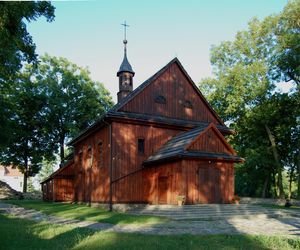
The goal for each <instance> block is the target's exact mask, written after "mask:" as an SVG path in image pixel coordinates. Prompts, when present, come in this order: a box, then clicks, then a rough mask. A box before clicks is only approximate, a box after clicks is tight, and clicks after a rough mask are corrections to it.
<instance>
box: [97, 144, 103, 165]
mask: <svg viewBox="0 0 300 250" xmlns="http://www.w3.org/2000/svg"><path fill="white" fill-rule="evenodd" d="M98 156H99V160H98V167H100V168H101V167H103V166H104V165H103V142H102V141H100V142H99V143H98Z"/></svg>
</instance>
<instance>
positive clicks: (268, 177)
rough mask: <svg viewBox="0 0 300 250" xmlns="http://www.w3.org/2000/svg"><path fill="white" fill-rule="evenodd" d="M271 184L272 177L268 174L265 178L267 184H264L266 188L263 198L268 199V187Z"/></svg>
mask: <svg viewBox="0 0 300 250" xmlns="http://www.w3.org/2000/svg"><path fill="white" fill-rule="evenodd" d="M269 182H270V175H269V174H267V176H266V178H265V182H264V187H263V191H262V194H261V198H266V196H267V190H268V186H269Z"/></svg>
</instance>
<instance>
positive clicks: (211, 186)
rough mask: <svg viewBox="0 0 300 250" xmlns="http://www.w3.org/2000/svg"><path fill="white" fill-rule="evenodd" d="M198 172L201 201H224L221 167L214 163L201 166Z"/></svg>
mask: <svg viewBox="0 0 300 250" xmlns="http://www.w3.org/2000/svg"><path fill="white" fill-rule="evenodd" d="M198 174H199V187H198V190H199V201H200V203H222V194H221V171H220V169H219V168H217V167H215V166H213V165H212V164H210V165H208V166H201V167H200V168H199V170H198Z"/></svg>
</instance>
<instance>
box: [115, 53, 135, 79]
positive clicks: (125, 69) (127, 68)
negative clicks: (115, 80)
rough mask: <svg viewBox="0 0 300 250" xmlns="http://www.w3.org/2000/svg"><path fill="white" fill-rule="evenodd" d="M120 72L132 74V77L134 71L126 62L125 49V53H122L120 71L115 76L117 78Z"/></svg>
mask: <svg viewBox="0 0 300 250" xmlns="http://www.w3.org/2000/svg"><path fill="white" fill-rule="evenodd" d="M122 72H129V73H132V74H133V75H134V71H133V70H132V67H131V65H130V63H129V62H128V59H127V55H126V47H125V51H124V59H123V62H122V63H121V66H120V69H119V71H118V73H117V76H119V75H120V74H121V73H122Z"/></svg>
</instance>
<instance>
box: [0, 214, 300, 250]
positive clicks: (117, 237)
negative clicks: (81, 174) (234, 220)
mask: <svg viewBox="0 0 300 250" xmlns="http://www.w3.org/2000/svg"><path fill="white" fill-rule="evenodd" d="M0 235H1V244H0V249H7V250H10V249H45V250H47V249H100V250H101V249H122V250H123V249H124V250H126V249H130V250H131V249H145V250H147V249H167V250H168V249H172V250H173V249H183V250H184V249H297V247H299V244H300V243H299V241H296V240H293V239H283V238H280V237H267V236H247V235H231V236H228V235H199V236H194V235H180V236H174V235H172V236H171V235H170V236H159V235H142V234H118V233H102V232H95V231H91V230H87V229H83V228H79V229H78V228H74V227H71V226H67V225H64V226H58V225H50V224H47V223H36V222H33V221H28V220H25V219H17V218H13V217H8V216H4V215H1V214H0Z"/></svg>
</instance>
